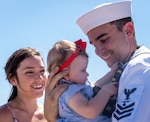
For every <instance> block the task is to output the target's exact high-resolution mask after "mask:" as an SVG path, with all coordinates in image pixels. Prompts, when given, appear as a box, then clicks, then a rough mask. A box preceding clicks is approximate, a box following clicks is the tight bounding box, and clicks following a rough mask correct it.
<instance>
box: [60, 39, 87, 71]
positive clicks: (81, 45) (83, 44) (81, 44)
mask: <svg viewBox="0 0 150 122" xmlns="http://www.w3.org/2000/svg"><path fill="white" fill-rule="evenodd" d="M74 43H75V44H76V45H77V49H76V52H74V53H73V54H72V55H71V56H70V57H69V58H68V60H67V61H65V62H64V63H63V64H62V65H61V66H60V68H59V71H58V72H61V71H62V70H63V69H64V68H66V67H68V66H69V65H70V64H71V62H72V61H73V60H74V59H75V57H76V56H77V55H78V53H79V52H80V50H81V49H83V50H84V51H85V50H86V42H83V41H82V40H81V39H80V40H77V41H75V42H74Z"/></svg>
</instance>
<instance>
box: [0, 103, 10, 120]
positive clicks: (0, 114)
mask: <svg viewBox="0 0 150 122" xmlns="http://www.w3.org/2000/svg"><path fill="white" fill-rule="evenodd" d="M0 122H12V115H11V113H10V111H9V110H8V108H7V107H6V105H2V106H0Z"/></svg>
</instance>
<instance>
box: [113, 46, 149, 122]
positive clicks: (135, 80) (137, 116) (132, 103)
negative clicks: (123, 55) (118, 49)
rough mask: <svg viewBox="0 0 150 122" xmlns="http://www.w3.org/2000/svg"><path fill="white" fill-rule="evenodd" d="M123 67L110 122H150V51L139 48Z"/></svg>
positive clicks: (142, 47)
mask: <svg viewBox="0 0 150 122" xmlns="http://www.w3.org/2000/svg"><path fill="white" fill-rule="evenodd" d="M125 65H126V67H125V69H124V71H123V73H122V75H121V78H120V81H119V91H118V101H117V104H116V110H115V111H114V113H113V114H112V122H150V50H149V49H147V48H146V47H144V46H141V47H140V48H139V49H137V50H136V51H135V52H134V54H133V55H132V57H131V59H130V61H129V62H128V63H127V64H125Z"/></svg>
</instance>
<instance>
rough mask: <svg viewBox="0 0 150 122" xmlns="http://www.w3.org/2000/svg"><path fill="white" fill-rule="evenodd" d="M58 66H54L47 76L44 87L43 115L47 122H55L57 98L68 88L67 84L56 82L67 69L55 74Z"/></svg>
mask: <svg viewBox="0 0 150 122" xmlns="http://www.w3.org/2000/svg"><path fill="white" fill-rule="evenodd" d="M58 70H59V68H57V67H56V68H55V69H54V70H53V71H52V72H51V73H50V75H49V76H48V81H47V85H46V88H45V100H44V115H45V118H46V119H47V121H48V122H56V120H57V118H58V98H59V96H60V95H61V94H62V93H63V92H64V91H65V90H66V89H67V88H68V85H67V84H58V82H59V80H60V79H62V78H63V77H64V76H65V75H66V74H67V73H68V70H64V71H62V72H60V73H58V74H57V72H58Z"/></svg>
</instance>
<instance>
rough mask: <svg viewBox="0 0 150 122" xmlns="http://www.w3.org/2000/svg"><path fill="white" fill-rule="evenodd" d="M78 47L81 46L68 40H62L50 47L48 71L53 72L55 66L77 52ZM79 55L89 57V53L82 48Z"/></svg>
mask: <svg viewBox="0 0 150 122" xmlns="http://www.w3.org/2000/svg"><path fill="white" fill-rule="evenodd" d="M77 48H81V47H79V46H78V45H76V44H75V43H74V42H71V41H68V40H60V41H58V42H56V43H55V44H54V46H53V47H52V49H50V50H49V52H48V56H47V67H48V72H51V70H52V69H53V68H54V67H55V66H61V65H62V64H63V63H64V62H65V61H66V60H67V59H68V58H69V57H70V56H71V55H72V53H74V52H76V50H77ZM78 55H83V56H86V57H88V55H87V53H86V52H85V51H84V50H83V49H82V48H81V50H80V52H79V53H78Z"/></svg>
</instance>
